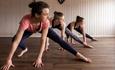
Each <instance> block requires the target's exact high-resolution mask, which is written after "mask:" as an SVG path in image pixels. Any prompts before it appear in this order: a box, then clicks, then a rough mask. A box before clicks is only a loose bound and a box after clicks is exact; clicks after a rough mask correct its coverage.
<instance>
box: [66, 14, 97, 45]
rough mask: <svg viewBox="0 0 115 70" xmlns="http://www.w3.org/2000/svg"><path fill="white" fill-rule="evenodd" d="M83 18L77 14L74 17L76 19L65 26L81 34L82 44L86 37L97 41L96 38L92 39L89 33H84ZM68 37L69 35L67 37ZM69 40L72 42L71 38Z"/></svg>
mask: <svg viewBox="0 0 115 70" xmlns="http://www.w3.org/2000/svg"><path fill="white" fill-rule="evenodd" d="M83 20H84V18H83V17H80V16H77V17H76V21H75V22H71V23H70V24H69V25H68V26H67V28H68V29H69V30H71V32H72V31H73V29H74V30H75V31H77V32H79V33H80V34H82V35H83V42H84V44H86V37H87V38H89V39H91V40H92V41H97V40H96V39H94V38H93V37H91V36H90V35H88V34H87V33H85V24H84V22H83ZM67 38H69V36H68V37H67ZM71 42H72V39H71Z"/></svg>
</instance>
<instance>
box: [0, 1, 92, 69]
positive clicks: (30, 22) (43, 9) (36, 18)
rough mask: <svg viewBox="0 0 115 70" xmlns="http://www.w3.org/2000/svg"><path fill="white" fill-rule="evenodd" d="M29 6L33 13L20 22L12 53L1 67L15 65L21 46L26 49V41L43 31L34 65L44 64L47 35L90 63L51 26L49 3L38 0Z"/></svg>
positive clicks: (5, 67)
mask: <svg viewBox="0 0 115 70" xmlns="http://www.w3.org/2000/svg"><path fill="white" fill-rule="evenodd" d="M29 7H30V8H32V11H31V14H28V15H26V16H24V17H23V18H22V20H21V22H20V26H19V29H18V31H17V33H16V35H15V37H14V40H13V42H12V45H11V50H10V53H9V55H8V57H7V60H6V63H5V64H4V65H3V66H2V67H1V69H2V70H9V68H10V67H12V66H13V67H14V65H13V63H12V57H13V55H14V53H15V51H16V49H17V47H18V46H19V47H20V48H22V49H23V50H25V46H24V44H25V41H26V39H27V38H28V37H29V36H30V35H32V34H33V33H36V32H40V33H41V35H42V36H41V41H40V44H41V46H40V47H41V48H40V49H39V54H38V57H37V59H36V60H35V62H34V63H33V65H34V67H37V68H39V67H41V66H43V62H42V54H43V52H44V48H45V43H46V37H49V38H50V39H52V40H53V41H55V42H57V43H58V44H59V45H61V47H62V48H64V49H66V50H67V51H69V52H70V53H72V54H73V55H75V56H76V57H79V58H80V59H82V60H83V61H85V62H88V63H90V62H91V60H90V59H88V58H86V57H85V56H83V55H82V54H80V53H79V52H78V51H76V50H74V49H73V48H72V47H71V46H70V45H69V44H67V43H66V42H65V41H64V40H63V39H62V38H60V37H59V36H58V35H57V34H56V33H55V32H54V31H53V30H52V28H49V20H48V15H49V6H48V4H47V3H45V2H42V1H38V2H33V3H31V4H29Z"/></svg>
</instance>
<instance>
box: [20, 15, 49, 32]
mask: <svg viewBox="0 0 115 70" xmlns="http://www.w3.org/2000/svg"><path fill="white" fill-rule="evenodd" d="M30 19H31V15H26V16H24V17H23V18H22V20H21V22H20V26H19V29H23V30H27V31H30V32H37V31H41V30H43V29H45V28H46V27H48V25H49V24H50V23H49V20H47V21H44V22H40V23H38V24H33V23H31V21H30Z"/></svg>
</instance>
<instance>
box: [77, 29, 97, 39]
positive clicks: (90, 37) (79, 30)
mask: <svg viewBox="0 0 115 70" xmlns="http://www.w3.org/2000/svg"><path fill="white" fill-rule="evenodd" d="M75 30H76V31H77V32H79V33H80V34H83V32H82V31H81V29H80V27H78V28H75ZM86 37H87V38H89V39H91V40H92V41H96V39H94V38H93V37H92V36H90V35H89V34H87V33H86Z"/></svg>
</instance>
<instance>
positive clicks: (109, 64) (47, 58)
mask: <svg viewBox="0 0 115 70" xmlns="http://www.w3.org/2000/svg"><path fill="white" fill-rule="evenodd" d="M10 43H11V38H0V67H1V66H2V65H3V64H4V61H5V59H6V57H7V55H8V50H9V48H10V47H9V45H10ZM50 43H51V44H50V50H49V51H48V52H47V53H45V54H44V57H43V62H44V67H43V68H40V69H37V68H34V67H33V66H32V63H33V61H34V60H35V59H36V56H37V49H38V46H39V45H40V43H39V38H31V39H29V40H28V41H27V43H26V45H27V46H28V49H29V51H28V52H27V53H26V54H25V55H24V56H23V57H21V58H17V57H16V55H17V54H18V53H19V52H20V51H21V49H19V48H18V50H17V51H16V53H15V56H14V58H13V63H14V64H15V66H16V67H15V68H11V70H115V38H98V41H96V42H91V41H90V40H88V43H89V44H91V45H93V46H94V47H95V48H94V49H88V48H83V47H82V46H81V45H80V44H77V45H74V46H73V47H74V48H75V49H77V50H78V51H79V52H81V53H83V54H84V55H85V56H87V57H89V58H91V59H92V60H93V62H92V63H91V64H88V63H84V62H82V61H79V60H76V59H75V57H74V56H73V55H72V54H70V53H68V52H67V51H60V50H58V47H59V45H58V44H56V43H54V42H53V41H50Z"/></svg>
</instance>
